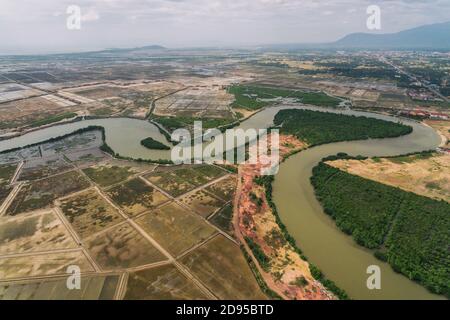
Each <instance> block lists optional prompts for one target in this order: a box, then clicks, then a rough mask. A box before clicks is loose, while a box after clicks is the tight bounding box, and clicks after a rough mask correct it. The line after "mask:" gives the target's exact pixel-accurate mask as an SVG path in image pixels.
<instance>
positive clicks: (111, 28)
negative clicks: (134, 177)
mask: <svg viewBox="0 0 450 320" xmlns="http://www.w3.org/2000/svg"><path fill="white" fill-rule="evenodd" d="M374 3H376V4H378V5H380V6H381V9H382V15H383V16H382V19H383V32H394V31H398V30H401V29H406V28H409V27H413V26H417V25H421V24H426V23H432V22H441V21H445V20H450V1H449V0H40V1H39V2H36V0H20V1H17V0H1V1H0V41H1V43H3V44H5V43H6V44H7V46H10V47H17V48H26V47H30V48H33V47H36V46H42V47H44V48H46V47H49V48H50V46H51V47H58V48H59V49H61V48H62V49H63V48H66V47H67V46H68V43H70V45H75V46H77V47H79V48H86V49H90V48H93V47H98V46H100V47H118V46H135V45H136V46H137V45H146V44H162V45H166V46H197V45H204V46H209V45H231V44H236V45H245V44H252V45H253V44H261V43H280V42H323V41H331V40H335V39H337V38H339V37H341V36H343V35H345V34H348V33H352V32H360V31H363V32H364V31H367V29H366V18H367V15H366V8H367V6H368V5H370V4H374ZM71 4H76V5H78V6H80V7H81V12H82V20H83V21H84V22H95V23H86V24H84V25H83V28H82V30H80V32H77V33H73V32H72V33H71V34H69V35H68V34H67V30H66V29H65V19H66V15H65V12H66V8H67V6H68V5H71ZM331 15H333V17H336V18H330V16H331ZM11 29H13V30H14V32H11ZM43 34H45V35H47V36H45V37H43V36H42V35H43ZM3 47H5V45H3ZM1 50H2V48H1V47H0V53H1Z"/></svg>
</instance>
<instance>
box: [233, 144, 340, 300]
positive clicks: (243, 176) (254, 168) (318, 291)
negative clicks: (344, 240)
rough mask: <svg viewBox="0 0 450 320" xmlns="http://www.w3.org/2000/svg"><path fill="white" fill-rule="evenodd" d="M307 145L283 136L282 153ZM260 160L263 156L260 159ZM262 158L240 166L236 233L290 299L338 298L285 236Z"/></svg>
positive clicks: (275, 287)
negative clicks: (263, 179) (264, 179)
mask: <svg viewBox="0 0 450 320" xmlns="http://www.w3.org/2000/svg"><path fill="white" fill-rule="evenodd" d="M305 147H307V145H306V144H305V143H303V142H301V141H299V140H297V139H296V138H295V137H293V136H281V137H280V154H281V156H282V157H284V156H286V154H290V153H292V152H293V151H295V150H297V151H299V150H302V149H303V148H305ZM260 160H261V159H260ZM261 163H263V161H260V163H258V164H253V165H250V164H247V165H241V166H239V173H238V181H239V183H238V187H237V191H236V197H235V202H234V203H235V206H234V216H233V222H234V223H233V224H234V228H235V234H236V236H237V237H238V239H239V241H240V242H241V243H242V244H243V247H244V250H245V251H246V252H247V255H249V256H250V257H252V259H253V262H254V264H255V265H256V266H257V268H258V271H259V273H260V274H261V276H262V278H263V279H264V281H265V282H266V284H267V285H268V287H269V288H270V289H271V290H272V291H274V292H276V293H277V294H278V295H279V296H280V297H282V298H283V299H287V300H330V299H336V297H335V296H334V294H332V293H331V292H329V291H328V290H327V289H326V288H325V287H324V286H323V285H322V284H321V283H320V282H319V281H317V280H316V279H315V278H314V277H313V275H312V274H311V271H310V266H309V264H308V262H307V261H305V260H304V259H302V257H301V253H300V252H299V251H298V249H296V248H295V246H293V245H292V243H291V242H290V241H289V240H288V239H286V237H285V233H284V232H283V228H282V226H281V225H280V224H279V220H278V218H277V215H276V213H275V212H273V210H272V206H271V203H270V199H268V198H267V193H268V190H267V189H266V186H265V185H264V184H258V183H257V180H258V179H261V177H260V174H261V170H262V169H263V168H264V165H262V164H261Z"/></svg>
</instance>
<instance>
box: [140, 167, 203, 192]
mask: <svg viewBox="0 0 450 320" xmlns="http://www.w3.org/2000/svg"><path fill="white" fill-rule="evenodd" d="M145 179H147V180H148V181H150V182H151V183H153V184H154V185H156V186H158V187H159V188H161V189H163V190H164V191H165V192H167V193H168V194H170V195H171V196H172V197H177V196H179V195H182V194H183V193H186V192H188V191H191V190H193V189H194V188H195V186H194V185H193V184H191V183H189V182H187V181H185V180H183V179H182V178H181V177H179V176H178V175H177V174H176V173H175V172H155V173H150V174H148V175H146V176H145Z"/></svg>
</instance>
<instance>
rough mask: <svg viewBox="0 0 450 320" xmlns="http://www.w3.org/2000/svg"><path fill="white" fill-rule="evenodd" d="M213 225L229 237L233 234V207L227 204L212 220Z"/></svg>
mask: <svg viewBox="0 0 450 320" xmlns="http://www.w3.org/2000/svg"><path fill="white" fill-rule="evenodd" d="M210 221H211V223H212V224H214V225H215V226H216V227H218V228H220V229H221V230H223V231H225V232H226V233H228V234H229V235H232V234H233V205H232V204H227V205H226V206H225V207H223V208H222V209H220V211H219V212H217V213H216V214H215V215H214V216H213V217H212V218H211V220H210Z"/></svg>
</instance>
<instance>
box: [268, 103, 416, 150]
mask: <svg viewBox="0 0 450 320" xmlns="http://www.w3.org/2000/svg"><path fill="white" fill-rule="evenodd" d="M274 124H275V125H276V126H281V129H280V132H281V133H284V134H292V135H295V136H296V137H297V138H298V139H300V140H302V141H304V142H306V143H308V144H309V145H311V146H313V145H320V144H324V143H331V142H338V141H350V140H365V139H377V138H393V137H399V136H403V135H406V134H409V133H411V132H412V128H411V127H409V126H406V125H403V124H400V123H394V122H388V121H383V120H379V119H373V118H366V117H356V116H348V115H342V114H334V113H329V112H318V111H310V110H281V111H280V112H278V113H277V114H276V116H275V118H274Z"/></svg>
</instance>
